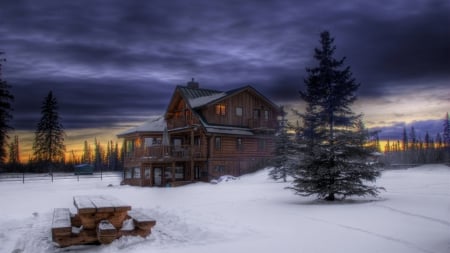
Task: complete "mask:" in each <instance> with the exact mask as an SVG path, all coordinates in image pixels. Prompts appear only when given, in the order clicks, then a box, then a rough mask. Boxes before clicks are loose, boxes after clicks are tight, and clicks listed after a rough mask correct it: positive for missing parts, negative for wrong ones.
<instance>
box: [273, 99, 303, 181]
mask: <svg viewBox="0 0 450 253" xmlns="http://www.w3.org/2000/svg"><path fill="white" fill-rule="evenodd" d="M280 114H281V116H282V119H281V121H280V125H279V131H278V133H277V135H276V137H275V149H274V158H273V159H272V163H273V168H272V169H271V170H270V172H269V176H270V177H271V178H272V179H273V180H280V179H283V181H284V182H286V180H287V177H288V176H292V175H293V170H294V167H295V162H294V161H295V160H296V159H298V156H297V154H298V148H297V146H298V145H297V144H296V143H295V140H294V139H293V138H291V136H289V134H288V131H287V128H288V126H287V121H286V119H285V116H286V112H285V111H284V108H283V107H281V109H280Z"/></svg>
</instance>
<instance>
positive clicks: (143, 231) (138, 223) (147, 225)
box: [123, 210, 156, 237]
mask: <svg viewBox="0 0 450 253" xmlns="http://www.w3.org/2000/svg"><path fill="white" fill-rule="evenodd" d="M128 216H129V217H130V218H131V219H133V224H134V226H135V227H137V228H136V229H134V230H132V232H131V233H130V232H127V231H123V232H124V235H125V234H128V235H140V236H142V237H146V236H148V235H149V234H150V233H151V229H152V227H153V226H155V225H156V221H155V219H153V218H151V217H150V216H148V215H147V214H145V213H142V212H140V211H137V210H131V211H128ZM127 230H130V228H128V229H127Z"/></svg>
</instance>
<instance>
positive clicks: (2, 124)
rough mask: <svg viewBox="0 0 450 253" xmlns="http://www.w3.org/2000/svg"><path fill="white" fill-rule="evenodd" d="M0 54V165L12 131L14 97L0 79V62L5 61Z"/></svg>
mask: <svg viewBox="0 0 450 253" xmlns="http://www.w3.org/2000/svg"><path fill="white" fill-rule="evenodd" d="M2 54H3V52H0V164H3V163H4V162H5V158H6V154H7V153H6V152H7V151H6V150H7V147H8V131H10V130H12V127H11V126H10V125H9V121H10V120H11V119H12V114H11V112H12V110H13V109H12V105H11V104H12V102H13V100H14V96H13V95H12V94H11V93H10V89H11V86H10V85H8V84H7V83H6V81H4V80H3V78H2V62H4V61H6V60H5V59H4V58H3V57H2Z"/></svg>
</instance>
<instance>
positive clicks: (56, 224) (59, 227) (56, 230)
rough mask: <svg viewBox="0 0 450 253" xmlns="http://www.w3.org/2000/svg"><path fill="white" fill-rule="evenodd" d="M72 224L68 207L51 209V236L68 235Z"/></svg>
mask: <svg viewBox="0 0 450 253" xmlns="http://www.w3.org/2000/svg"><path fill="white" fill-rule="evenodd" d="M71 233H72V225H71V222H70V210H69V208H55V210H54V211H53V221H52V237H53V238H54V239H55V238H56V237H60V236H70V235H71Z"/></svg>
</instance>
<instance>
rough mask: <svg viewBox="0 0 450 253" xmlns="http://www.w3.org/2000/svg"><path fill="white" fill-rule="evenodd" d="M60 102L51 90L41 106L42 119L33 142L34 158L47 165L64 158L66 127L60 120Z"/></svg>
mask: <svg viewBox="0 0 450 253" xmlns="http://www.w3.org/2000/svg"><path fill="white" fill-rule="evenodd" d="M59 120H60V119H59V115H58V102H57V100H56V97H54V96H53V93H52V92H51V91H50V92H49V93H48V95H47V96H46V97H45V99H44V102H43V103H42V106H41V119H40V121H39V123H38V125H37V128H36V131H35V137H34V143H33V151H34V158H35V160H36V161H37V162H44V163H46V164H47V165H49V164H55V163H58V162H61V161H63V160H64V156H65V151H66V147H65V145H64V137H65V133H64V128H63V126H62V124H61V123H60V122H59Z"/></svg>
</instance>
